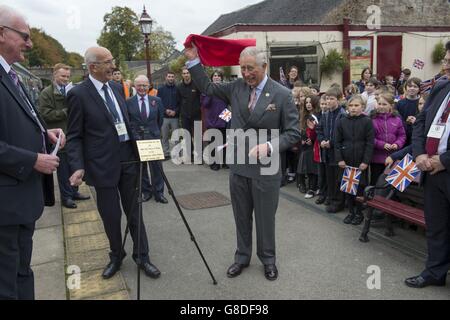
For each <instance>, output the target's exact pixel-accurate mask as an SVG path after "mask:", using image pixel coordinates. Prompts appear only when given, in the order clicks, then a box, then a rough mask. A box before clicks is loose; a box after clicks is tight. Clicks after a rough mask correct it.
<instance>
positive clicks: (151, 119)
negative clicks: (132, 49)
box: [127, 76, 168, 204]
mask: <svg viewBox="0 0 450 320" xmlns="http://www.w3.org/2000/svg"><path fill="white" fill-rule="evenodd" d="M134 86H135V87H136V90H137V95H135V96H134V97H133V98H131V99H129V100H127V106H128V114H129V115H130V123H131V128H132V130H133V134H134V136H135V137H136V139H137V140H153V139H157V140H159V139H161V126H162V124H163V120H164V106H163V104H162V101H161V99H160V98H158V97H152V96H150V95H149V94H148V90H149V88H150V82H149V80H148V78H147V77H146V76H139V77H137V78H136V79H135V80H134ZM147 163H148V162H145V163H144V172H143V176H142V193H143V198H142V200H143V201H148V200H150V199H151V197H152V193H154V195H155V200H156V202H160V203H164V204H166V203H168V201H167V199H166V198H165V197H164V180H163V177H162V175H161V171H160V170H162V164H161V162H160V161H152V162H150V163H148V164H149V167H150V173H151V176H152V185H150V180H149V177H148V171H147Z"/></svg>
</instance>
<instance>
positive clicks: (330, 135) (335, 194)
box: [316, 87, 345, 213]
mask: <svg viewBox="0 0 450 320" xmlns="http://www.w3.org/2000/svg"><path fill="white" fill-rule="evenodd" d="M325 95H326V97H327V104H328V108H329V111H328V112H327V113H325V114H324V115H322V119H321V120H320V123H319V125H318V126H317V129H316V130H317V138H318V139H319V142H320V147H321V148H322V150H323V153H324V158H325V168H326V169H325V170H326V175H327V187H328V191H327V193H328V198H329V200H330V205H329V206H327V208H326V210H327V212H329V213H336V212H338V211H341V210H343V209H344V198H343V197H342V194H341V192H340V189H339V185H338V184H337V181H338V180H339V168H338V165H337V162H336V159H335V155H334V143H335V141H334V139H335V129H336V122H337V121H339V118H340V117H342V116H343V115H345V109H344V108H342V107H341V106H340V105H339V102H340V100H341V99H342V91H341V90H339V89H338V88H337V87H332V88H330V89H329V90H328V91H327V92H326V93H325Z"/></svg>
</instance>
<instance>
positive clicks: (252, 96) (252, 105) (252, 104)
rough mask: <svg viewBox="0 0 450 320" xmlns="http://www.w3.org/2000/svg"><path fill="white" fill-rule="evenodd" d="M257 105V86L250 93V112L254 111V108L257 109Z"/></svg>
mask: <svg viewBox="0 0 450 320" xmlns="http://www.w3.org/2000/svg"><path fill="white" fill-rule="evenodd" d="M255 106H256V87H255V88H253V90H252V93H251V94H250V101H249V103H248V110H249V111H250V112H252V111H253V109H255Z"/></svg>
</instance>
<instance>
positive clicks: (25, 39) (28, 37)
mask: <svg viewBox="0 0 450 320" xmlns="http://www.w3.org/2000/svg"><path fill="white" fill-rule="evenodd" d="M0 27H2V28H5V29H8V30H11V31H14V32H15V33H17V34H18V35H20V36H21V37H22V39H23V41H25V42H28V41H29V40H30V39H31V36H30V35H29V34H28V33H26V32H22V31H19V30H16V29H13V28H11V27H7V26H0Z"/></svg>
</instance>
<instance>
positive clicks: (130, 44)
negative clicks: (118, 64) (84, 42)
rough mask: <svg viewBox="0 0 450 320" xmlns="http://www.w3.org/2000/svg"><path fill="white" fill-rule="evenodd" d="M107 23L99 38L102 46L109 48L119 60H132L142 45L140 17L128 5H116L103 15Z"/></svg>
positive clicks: (98, 41)
mask: <svg viewBox="0 0 450 320" xmlns="http://www.w3.org/2000/svg"><path fill="white" fill-rule="evenodd" d="M103 21H104V23H105V25H104V26H103V30H102V32H101V34H100V38H98V40H97V43H98V44H99V45H100V46H103V47H105V48H108V49H109V50H110V51H111V53H112V55H113V56H114V58H115V59H116V60H118V61H124V60H128V61H130V60H132V59H133V57H134V56H135V55H136V52H138V51H139V49H140V48H141V47H142V35H141V31H140V29H139V18H138V16H137V15H136V13H135V12H134V11H133V10H131V9H130V8H128V7H114V8H112V11H111V13H107V14H105V16H104V17H103Z"/></svg>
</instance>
